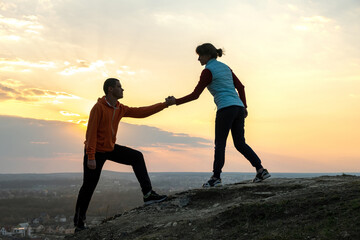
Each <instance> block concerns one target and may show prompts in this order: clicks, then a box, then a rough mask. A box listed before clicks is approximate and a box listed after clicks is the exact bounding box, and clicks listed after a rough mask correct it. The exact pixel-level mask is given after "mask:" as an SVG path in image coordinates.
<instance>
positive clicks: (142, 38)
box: [0, 0, 360, 173]
mask: <svg viewBox="0 0 360 240" xmlns="http://www.w3.org/2000/svg"><path fill="white" fill-rule="evenodd" d="M204 42H211V43H213V44H214V45H215V46H216V47H218V48H223V49H224V50H225V55H224V56H223V57H221V58H219V59H218V60H219V61H222V62H224V63H226V64H228V65H229V66H230V67H231V68H232V70H233V71H234V73H235V74H236V75H237V76H238V78H239V79H240V81H241V82H242V83H243V84H244V85H245V91H246V97H247V102H248V111H249V116H248V118H247V119H246V129H245V132H246V139H247V141H248V143H249V145H251V146H252V147H253V148H254V150H255V151H256V152H257V153H258V154H259V156H260V158H261V159H262V161H263V163H264V166H266V167H267V168H269V170H271V171H273V172H359V171H360V163H359V160H360V150H359V145H360V127H359V122H360V111H359V109H360V2H359V1H356V0H345V1H315V2H311V1H310V2H304V1H297V0H295V1H290V2H289V3H288V4H286V3H284V2H283V1H277V0H271V1H235V0H230V1H224V2H221V3H219V1H203V0H201V1H176V2H175V1H171V2H167V1H160V0H154V1H149V2H148V1H137V0H135V1H131V2H130V1H122V0H120V1H117V0H116V1H115V0H108V1H100V0H99V1H91V2H89V1H85V0H77V1H57V0H56V1H47V0H46V1H40V0H26V1H20V0H0V49H1V51H0V120H1V124H2V125H1V137H0V141H1V145H2V147H1V148H0V150H1V152H2V155H1V156H0V169H1V170H0V173H6V172H58V171H81V169H82V154H83V142H84V138H85V130H86V124H87V120H88V116H89V112H90V110H91V108H92V106H93V105H94V104H95V102H96V101H97V99H98V98H99V97H101V96H103V95H104V93H103V90H102V85H103V82H104V80H105V79H106V78H108V77H115V78H118V79H120V81H121V83H122V86H123V88H124V89H125V91H124V98H123V99H121V100H120V102H121V103H123V104H125V105H128V106H133V107H139V106H147V105H151V104H154V103H158V102H162V101H164V99H165V98H166V97H167V96H170V95H174V96H175V97H182V96H184V95H187V94H189V93H190V92H192V91H193V89H194V87H195V86H196V84H197V82H198V80H199V76H200V73H201V71H202V69H203V67H202V66H201V65H200V63H199V62H198V61H197V55H196V54H195V48H196V46H197V45H199V44H201V43H204ZM215 114H216V109H215V104H214V102H213V99H212V96H211V95H210V94H209V93H208V91H207V90H206V89H205V91H204V92H203V93H202V95H201V96H200V98H199V99H198V100H196V101H193V102H190V103H187V104H185V105H181V106H171V107H169V108H168V109H165V110H163V111H162V112H160V113H158V114H156V115H154V116H151V117H149V118H145V119H131V118H124V119H123V120H122V121H123V122H124V124H123V125H121V126H122V127H121V128H119V132H118V140H117V142H118V143H119V144H122V145H127V146H130V147H134V148H136V149H138V150H140V151H143V152H144V155H145V158H146V161H147V164H148V166H149V171H175V172H176V171H209V172H210V171H211V167H212V160H213V159H212V158H213V147H214V146H213V139H214V120H215ZM16 124H19V125H16ZM35 129H36V131H35ZM45 130H46V131H45ZM144 139H145V140H144ZM15 146H16V148H17V149H18V150H15ZM13 148H14V149H13ZM21 152H23V154H20V153H21ZM226 154H227V155H226V164H225V167H224V171H240V172H249V171H254V170H253V168H252V167H251V165H250V164H249V162H247V160H246V159H245V158H244V157H243V156H242V155H241V154H238V153H237V152H236V150H235V148H234V147H233V144H232V139H231V136H230V135H229V141H228V147H227V152H226ZM10 161H11V164H8V163H9V162H10ZM26 162H29V163H30V162H32V163H34V164H35V166H42V168H40V167H38V168H35V167H34V168H31V167H30V168H27V167H26V166H25V165H24V163H26ZM105 168H106V169H111V170H117V171H131V169H129V168H128V167H127V166H119V165H116V164H111V163H109V164H107V165H106V167H105Z"/></svg>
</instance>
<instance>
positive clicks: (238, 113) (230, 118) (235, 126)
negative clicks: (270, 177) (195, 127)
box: [213, 106, 262, 178]
mask: <svg viewBox="0 0 360 240" xmlns="http://www.w3.org/2000/svg"><path fill="white" fill-rule="evenodd" d="M244 120H245V109H244V108H243V107H240V106H230V107H226V108H222V109H220V110H218V111H217V113H216V122H215V157H214V166H213V172H214V177H217V178H220V173H221V169H222V168H223V166H224V163H225V147H226V139H227V137H228V135H229V131H230V130H231V134H232V137H233V141H234V146H235V148H236V149H237V150H238V151H239V152H240V153H241V154H242V155H244V157H245V158H246V159H247V160H249V161H250V163H251V165H252V166H253V167H255V168H256V170H258V169H261V168H262V165H261V160H260V158H259V157H258V156H257V155H256V153H255V152H254V151H253V150H252V149H251V147H249V146H248V145H247V144H246V143H245V137H244V134H245V130H244Z"/></svg>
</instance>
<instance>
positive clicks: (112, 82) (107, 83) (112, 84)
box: [103, 78, 120, 95]
mask: <svg viewBox="0 0 360 240" xmlns="http://www.w3.org/2000/svg"><path fill="white" fill-rule="evenodd" d="M117 81H119V79H116V78H108V79H106V80H105V82H104V87H103V89H104V92H105V95H107V94H108V91H109V87H115V86H116V82H117ZM119 82H120V81H119Z"/></svg>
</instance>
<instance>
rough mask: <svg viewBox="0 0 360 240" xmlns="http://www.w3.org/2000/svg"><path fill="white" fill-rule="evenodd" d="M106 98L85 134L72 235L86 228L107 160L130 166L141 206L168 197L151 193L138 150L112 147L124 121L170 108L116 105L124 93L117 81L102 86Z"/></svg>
mask: <svg viewBox="0 0 360 240" xmlns="http://www.w3.org/2000/svg"><path fill="white" fill-rule="evenodd" d="M103 89H104V92H105V96H103V97H102V98H99V99H98V101H97V103H96V104H95V105H94V107H93V108H92V110H91V112H90V117H89V121H88V126H87V130H86V140H85V153H84V162H83V168H84V176H83V184H82V186H81V188H80V191H79V195H78V198H77V202H76V208H75V216H74V225H75V227H76V228H75V232H77V231H81V230H84V229H86V228H87V226H86V224H85V220H86V211H87V209H88V206H89V203H90V200H91V197H92V195H93V193H94V190H95V188H96V185H97V183H98V181H99V178H100V174H101V169H102V167H103V165H104V163H105V161H106V160H111V161H113V162H116V163H121V164H126V165H131V166H132V168H133V170H134V173H135V176H136V178H137V180H138V182H139V183H140V186H141V191H142V193H143V195H144V203H145V204H146V205H147V204H151V203H155V202H161V201H164V200H165V199H166V198H167V196H165V195H159V194H157V193H156V192H155V191H153V190H152V186H151V181H150V178H149V175H148V172H147V169H146V165H145V161H144V157H143V154H142V153H141V152H139V151H137V150H134V149H131V148H128V147H125V146H120V145H118V144H115V141H116V133H117V130H118V125H119V122H120V120H121V118H123V117H132V118H145V117H148V116H150V115H153V114H155V113H157V112H160V111H162V110H163V109H164V108H166V107H168V106H169V105H171V104H173V103H172V102H170V101H169V100H167V101H166V102H163V103H158V104H154V105H152V106H147V107H138V108H134V107H128V106H125V105H123V104H121V103H119V101H118V99H121V98H123V92H124V89H123V88H122V86H121V84H120V81H119V80H118V79H116V78H109V79H106V81H105V82H104V86H103Z"/></svg>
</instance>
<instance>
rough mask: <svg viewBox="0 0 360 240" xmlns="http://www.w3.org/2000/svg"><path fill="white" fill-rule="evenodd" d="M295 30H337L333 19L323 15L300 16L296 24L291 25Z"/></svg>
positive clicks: (337, 27) (337, 26) (338, 27)
mask: <svg viewBox="0 0 360 240" xmlns="http://www.w3.org/2000/svg"><path fill="white" fill-rule="evenodd" d="M293 29H294V30H296V31H314V32H326V31H333V30H339V29H340V26H339V25H337V24H336V22H335V20H332V19H330V18H327V17H324V16H312V17H302V18H301V19H300V21H299V23H298V24H296V25H294V26H293Z"/></svg>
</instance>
